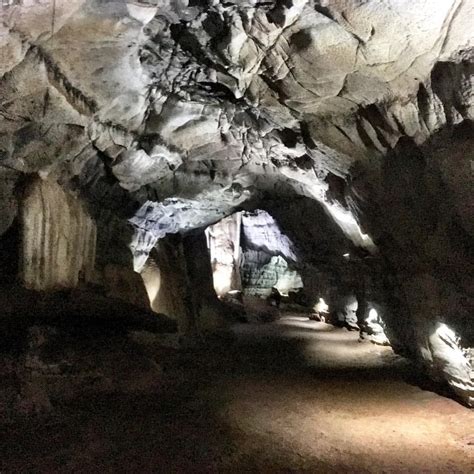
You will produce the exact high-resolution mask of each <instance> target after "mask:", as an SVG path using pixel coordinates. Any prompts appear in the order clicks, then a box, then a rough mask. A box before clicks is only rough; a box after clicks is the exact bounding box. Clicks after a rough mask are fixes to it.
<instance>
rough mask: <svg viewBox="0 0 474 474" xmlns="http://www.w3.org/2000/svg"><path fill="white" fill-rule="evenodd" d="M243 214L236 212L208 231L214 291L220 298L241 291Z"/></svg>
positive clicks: (210, 227)
mask: <svg viewBox="0 0 474 474" xmlns="http://www.w3.org/2000/svg"><path fill="white" fill-rule="evenodd" d="M241 223H242V214H241V213H240V212H236V213H235V214H232V215H231V216H229V217H226V218H224V219H222V220H221V221H219V222H217V223H216V224H214V225H212V226H209V227H208V228H207V229H206V237H207V245H208V247H209V253H210V256H211V265H212V275H213V281H214V289H215V290H216V293H217V295H218V296H224V295H225V294H226V293H228V292H229V291H241V290H242V281H241V277H240V261H241V247H240V234H241Z"/></svg>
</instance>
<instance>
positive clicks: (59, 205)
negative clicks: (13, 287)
mask: <svg viewBox="0 0 474 474" xmlns="http://www.w3.org/2000/svg"><path fill="white" fill-rule="evenodd" d="M21 226H22V242H21V252H20V255H21V263H20V274H21V278H22V280H23V282H24V284H25V286H26V287H27V288H30V289H34V290H51V289H58V288H74V287H76V286H77V285H78V283H79V281H80V280H81V281H82V282H83V283H84V282H87V281H91V280H92V279H93V276H94V268H95V247H96V227H95V223H94V220H93V219H92V218H91V217H90V215H89V214H88V212H87V210H86V209H85V207H84V206H83V204H82V203H81V202H80V201H79V200H77V199H75V198H74V197H72V196H71V195H69V194H67V193H65V192H64V191H63V190H62V189H61V187H60V186H59V185H58V184H56V183H54V182H49V181H42V180H41V179H37V180H35V181H34V182H32V183H31V184H30V185H29V186H28V187H27V189H26V190H25V196H24V199H23V200H22V202H21ZM12 250H13V249H12Z"/></svg>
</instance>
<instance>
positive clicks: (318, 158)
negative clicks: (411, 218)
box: [0, 0, 474, 232]
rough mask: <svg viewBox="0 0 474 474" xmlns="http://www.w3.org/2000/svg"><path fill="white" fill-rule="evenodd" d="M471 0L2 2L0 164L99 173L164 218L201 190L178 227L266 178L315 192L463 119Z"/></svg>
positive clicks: (73, 175) (212, 212) (259, 186)
mask: <svg viewBox="0 0 474 474" xmlns="http://www.w3.org/2000/svg"><path fill="white" fill-rule="evenodd" d="M473 8H474V7H473V2H470V1H459V0H457V1H456V0H452V1H449V0H446V1H435V0H431V1H429V0H425V1H422V0H415V1H413V0H410V1H400V0H393V1H388V2H379V1H356V2H355V1H326V2H324V1H321V2H315V1H305V0H287V1H270V2H255V1H254V2H252V1H235V2H232V1H227V2H220V1H209V2H207V1H202V2H199V1H194V2H193V1H190V2H189V3H188V2H186V1H159V0H157V1H153V0H146V1H134V2H127V1H125V0H117V1H100V0H88V1H85V0H67V1H66V0H64V1H61V0H57V1H55V2H53V1H48V0H43V1H27V0H25V1H23V0H7V2H3V7H2V10H1V21H2V30H1V31H0V55H1V58H2V61H1V64H0V74H2V75H3V76H2V79H1V82H0V101H1V108H0V113H1V115H2V122H1V124H0V127H1V128H0V133H1V135H2V140H1V145H0V146H1V148H0V160H1V161H0V165H1V166H2V174H3V175H4V176H5V178H4V179H5V180H8V178H10V179H12V177H11V173H12V172H14V171H18V172H23V173H31V172H40V173H42V174H43V175H50V176H53V177H56V178H57V179H59V180H60V181H61V182H62V183H64V184H65V185H68V186H73V185H76V186H79V187H80V188H81V189H82V190H83V192H85V193H86V194H87V193H88V192H89V194H93V195H94V196H95V195H96V194H97V193H95V192H94V191H93V190H91V189H92V188H94V187H101V188H102V189H101V191H100V194H101V195H102V196H103V199H102V202H101V205H102V206H106V207H110V206H112V207H113V203H114V202H117V197H120V200H121V201H123V200H126V201H131V202H133V205H131V207H130V209H136V207H137V205H140V204H143V203H144V202H146V201H147V200H150V201H152V202H154V203H157V202H161V203H163V202H164V204H161V205H160V206H159V209H155V214H156V213H158V214H160V216H162V215H166V214H170V213H171V214H173V212H174V211H169V212H167V211H166V209H164V207H166V205H167V204H168V205H171V208H172V209H174V205H173V203H174V202H175V201H174V200H173V199H176V198H183V199H184V200H183V201H182V202H181V204H180V206H181V207H185V208H186V207H187V204H186V202H188V201H186V199H187V200H190V201H189V202H188V204H189V203H191V204H192V202H193V201H198V202H199V203H200V204H199V205H198V206H194V207H195V208H194V209H193V211H192V213H193V214H194V216H191V215H189V216H188V217H187V218H186V219H185V220H186V221H187V225H188V226H200V225H202V224H203V222H206V221H208V220H210V221H212V220H216V217H218V216H220V215H223V214H225V213H228V212H229V211H230V210H231V209H232V208H234V207H235V206H237V205H239V204H241V203H242V202H243V201H245V200H247V199H249V198H250V197H252V196H254V195H255V193H257V192H262V191H269V192H270V193H288V192H293V191H294V192H296V193H299V194H303V195H307V196H310V197H313V198H315V199H317V200H319V201H321V202H323V201H325V200H327V199H326V193H327V191H328V187H329V184H328V180H327V179H326V178H327V176H328V174H331V175H335V176H338V177H340V178H343V179H344V180H346V181H348V179H349V176H350V174H351V170H352V169H354V167H355V166H356V165H359V164H361V163H362V165H363V167H369V168H374V167H376V161H377V159H378V158H379V157H380V156H381V155H383V154H385V153H386V152H387V151H388V150H390V149H391V148H393V147H394V146H395V145H396V144H397V142H398V140H399V139H400V137H402V136H408V137H411V138H413V140H414V141H415V143H417V144H421V143H422V142H424V141H425V140H427V139H428V138H429V136H430V135H431V134H433V133H435V132H436V131H437V130H439V129H441V128H442V127H444V126H445V125H446V124H454V123H457V122H460V121H462V120H463V119H464V118H472V114H473V109H472V104H471V103H472V101H471V98H472V82H471V81H470V80H469V73H470V72H471V69H472V66H471V65H470V63H468V60H469V58H470V57H471V53H472V46H473V37H472V34H471V28H470V19H471V18H472V16H473ZM7 170H8V171H7ZM329 183H330V181H329ZM105 188H108V189H107V190H105ZM125 191H127V192H125ZM105 194H107V195H106V196H105ZM166 199H169V200H170V201H165V200H166ZM108 200H109V201H111V203H109V204H107V201H108ZM191 204H189V205H190V206H191ZM341 204H345V203H341ZM346 204H347V203H346ZM191 207H193V206H191ZM121 208H122V209H123V207H121ZM149 208H150V207H149ZM130 209H128V211H127V212H131V211H130ZM339 210H341V209H339ZM328 211H329V212H331V208H328ZM3 212H7V211H6V210H3ZM333 214H334V212H333ZM206 215H209V216H211V217H210V218H209V219H206ZM336 217H337V216H336ZM152 219H153V218H152ZM169 226H170V228H169V229H168V228H166V225H164V226H162V228H164V229H165V232H166V231H173V230H176V227H179V228H185V227H186V224H185V223H178V224H176V223H174V224H171V223H170V224H169Z"/></svg>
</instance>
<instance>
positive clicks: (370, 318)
mask: <svg viewBox="0 0 474 474" xmlns="http://www.w3.org/2000/svg"><path fill="white" fill-rule="evenodd" d="M378 319H379V313H377V310H376V309H375V308H372V309H371V310H370V311H369V316H368V317H367V320H366V321H367V322H368V323H376V322H377V320H378Z"/></svg>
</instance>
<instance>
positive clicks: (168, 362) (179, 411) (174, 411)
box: [0, 316, 474, 474]
mask: <svg viewBox="0 0 474 474" xmlns="http://www.w3.org/2000/svg"><path fill="white" fill-rule="evenodd" d="M357 339H358V335H357V334H356V333H353V332H348V331H346V330H343V329H336V328H334V327H332V326H329V325H326V324H324V323H317V322H312V321H309V320H307V319H306V318H302V317H295V316H293V317H290V316H287V317H285V318H283V319H281V320H279V321H277V322H274V323H266V324H240V325H237V326H235V327H234V328H233V332H232V335H228V336H225V337H222V338H217V339H216V340H215V341H212V343H210V344H209V345H208V346H207V348H206V349H199V350H188V351H186V352H178V351H175V350H171V349H169V350H168V351H163V352H162V353H161V354H160V360H159V363H160V365H161V367H162V368H163V370H164V380H165V382H164V383H163V384H162V385H161V386H160V388H158V389H157V388H154V389H153V390H152V391H151V390H150V391H149V392H145V393H141V394H135V395H130V394H128V395H125V394H123V393H116V394H114V395H110V394H108V395H91V396H90V397H84V398H82V399H80V400H77V399H73V400H70V401H68V402H64V401H63V402H60V401H57V402H56V403H55V410H54V412H53V414H52V415H50V416H48V417H46V418H44V419H43V418H42V419H34V418H31V419H29V420H23V421H22V422H18V423H15V424H14V425H8V426H4V427H3V428H2V432H1V433H0V442H1V445H0V453H1V456H0V472H1V473H2V474H4V473H11V472H19V473H33V472H44V473H55V472H61V473H64V472H84V473H94V472H102V473H108V472H114V473H116V472H123V473H132V472H137V473H138V472H163V473H172V472H193V473H203V472H239V473H242V472H337V473H341V472H351V473H353V472H377V473H380V472H387V473H389V472H395V473H397V472H414V473H420V472H426V473H432V472H445V473H453V472H474V411H471V410H469V409H467V408H465V407H463V406H462V405H460V404H458V403H457V402H455V401H453V400H450V399H448V398H444V397H441V396H440V395H437V394H435V393H434V392H432V391H430V390H428V389H427V388H424V389H423V388H421V387H420V384H421V385H422V386H423V385H424V383H425V381H424V379H423V378H422V377H420V376H417V375H416V373H415V371H414V369H413V367H412V366H411V365H410V364H408V363H407V362H405V361H403V360H402V359H400V358H398V357H396V356H395V355H393V353H392V352H391V350H390V349H389V348H385V347H378V346H374V345H372V344H370V343H368V342H364V343H359V342H358V340H357Z"/></svg>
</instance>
